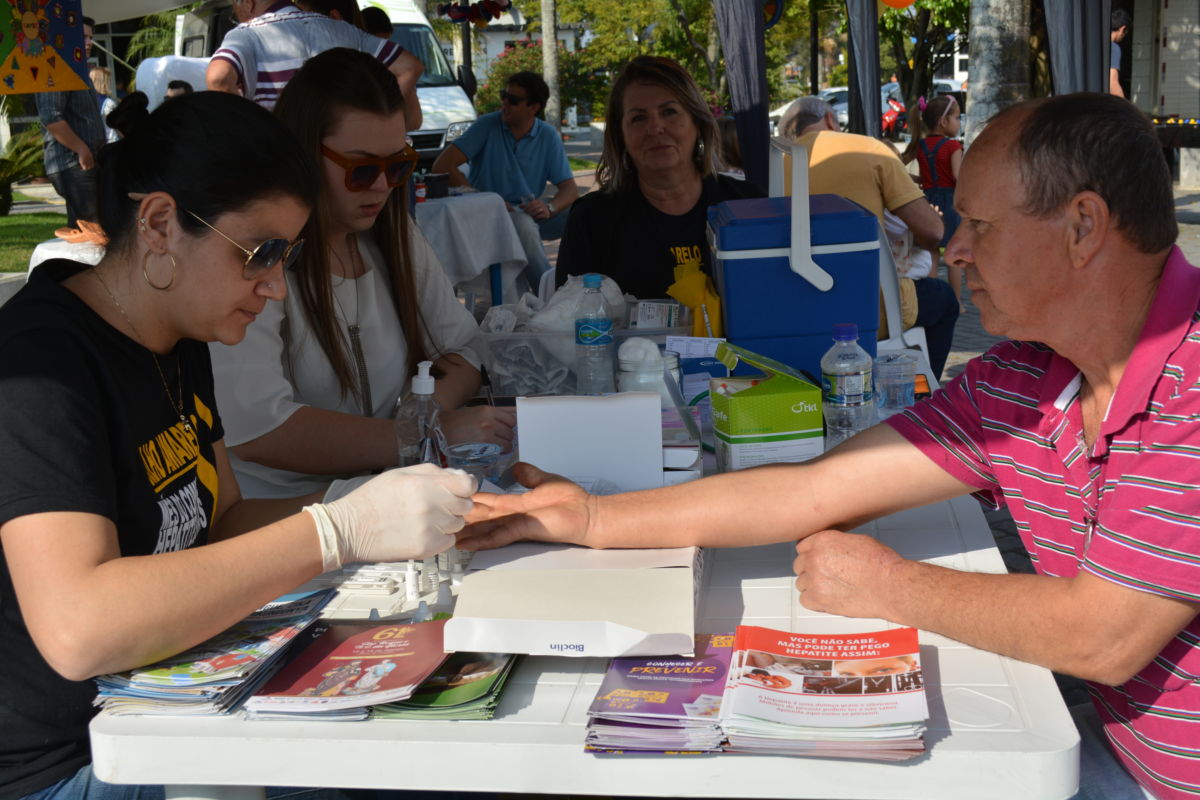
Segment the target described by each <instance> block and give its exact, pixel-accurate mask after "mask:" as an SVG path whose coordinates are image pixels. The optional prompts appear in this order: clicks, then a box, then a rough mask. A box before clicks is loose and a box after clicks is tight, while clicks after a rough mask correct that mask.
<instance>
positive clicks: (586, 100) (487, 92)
mask: <svg viewBox="0 0 1200 800" xmlns="http://www.w3.org/2000/svg"><path fill="white" fill-rule="evenodd" d="M525 71H528V72H536V73H538V74H539V75H540V74H542V42H541V40H540V39H539V40H538V41H534V42H523V43H521V44H519V45H517V46H515V47H507V48H505V50H504V52H503V53H501V54H500V56H499V57H497V58H496V60H495V61H493V62H492V64H491V66H489V67H488V71H487V76H486V77H485V78H484V80H483V82H482V83H480V84H479V90H478V92H477V93H476V95H475V108H476V109H478V110H479V113H480V114H486V113H487V112H489V111H496V110H498V109H499V108H500V90H501V89H503V88H504V85H505V84H504V82H505V80H506V79H507V78H508V76H509V75H512V74H513V73H516V72H525ZM558 80H559V94H560V98H561V100H562V107H563V108H564V109H565V108H566V107H568V106H571V105H578V106H580V107H581V108H596V107H597V106H595V103H596V102H597V100H596V97H597V94H599V95H601V99H600V101H599V102H600V104H601V105H600V106H599V107H600V108H603V102H604V99H605V98H606V97H607V89H606V88H605V85H604V82H603V81H597V80H595V79H594V77H593V76H592V74H591V67H590V61H589V59H588V58H587V56H586V55H585V52H584V51H582V50H581V51H578V52H572V51H570V50H567V49H566V48H565V47H563V46H562V45H559V47H558Z"/></svg>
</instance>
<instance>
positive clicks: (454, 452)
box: [446, 442, 501, 482]
mask: <svg viewBox="0 0 1200 800" xmlns="http://www.w3.org/2000/svg"><path fill="white" fill-rule="evenodd" d="M500 450H501V448H500V445H498V444H495V443H494V442H463V443H462V444H456V445H452V446H451V447H449V448H448V449H447V452H446V461H447V462H448V463H447V466H449V467H455V468H458V469H461V470H463V471H464V472H466V473H467V474H468V475H473V476H475V478H476V479H478V480H480V481H483V480H490V481H493V482H494V481H495V480H496V477H497V476H496V475H495V474H494V473H495V471H496V467H497V465H498V464H499V463H500V455H501V453H500Z"/></svg>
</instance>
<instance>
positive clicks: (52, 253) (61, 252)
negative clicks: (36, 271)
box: [29, 239, 104, 272]
mask: <svg viewBox="0 0 1200 800" xmlns="http://www.w3.org/2000/svg"><path fill="white" fill-rule="evenodd" d="M52 258H69V259H71V260H72V261H79V262H81V263H83V264H99V263H100V259H102V258H104V248H103V247H101V246H100V245H98V244H89V243H82V244H71V243H70V242H65V241H63V240H62V239H50V240H48V241H45V242H39V243H38V246H37V247H35V248H33V253H32V255H30V256H29V271H30V272H33V268H34V267H36V266H37V265H38V264H41V263H42V262H43V261H49V260H50V259H52Z"/></svg>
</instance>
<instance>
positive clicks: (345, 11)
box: [296, 0, 369, 33]
mask: <svg viewBox="0 0 1200 800" xmlns="http://www.w3.org/2000/svg"><path fill="white" fill-rule="evenodd" d="M296 5H297V6H298V7H300V8H302V9H304V10H305V11H315V12H316V13H318V14H324V15H325V16H327V17H329V18H330V19H340V20H341V21H342V22H349V23H350V24H351V25H353V26H354V27H356V28H359V29H361V30H364V31H365V30H367V28H366V26H365V25H363V21H362V11H360V10H359V8H358V4H357V3H356V2H354V0H299V2H297V3H296ZM368 33H369V31H368Z"/></svg>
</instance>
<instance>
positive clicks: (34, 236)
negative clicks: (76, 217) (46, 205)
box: [0, 211, 67, 272]
mask: <svg viewBox="0 0 1200 800" xmlns="http://www.w3.org/2000/svg"><path fill="white" fill-rule="evenodd" d="M66 224H67V218H66V216H65V215H63V214H59V213H55V212H52V211H45V212H37V213H33V214H14V215H13V216H11V217H3V218H0V272H24V271H26V270H27V269H29V257H30V256H31V255H33V248H35V247H37V245H38V243H39V242H44V241H46V240H47V239H53V238H54V231H55V230H56V229H57V228H61V227H62V226H63V225H66Z"/></svg>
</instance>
